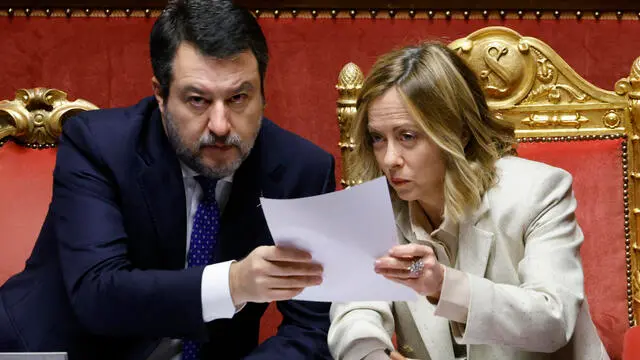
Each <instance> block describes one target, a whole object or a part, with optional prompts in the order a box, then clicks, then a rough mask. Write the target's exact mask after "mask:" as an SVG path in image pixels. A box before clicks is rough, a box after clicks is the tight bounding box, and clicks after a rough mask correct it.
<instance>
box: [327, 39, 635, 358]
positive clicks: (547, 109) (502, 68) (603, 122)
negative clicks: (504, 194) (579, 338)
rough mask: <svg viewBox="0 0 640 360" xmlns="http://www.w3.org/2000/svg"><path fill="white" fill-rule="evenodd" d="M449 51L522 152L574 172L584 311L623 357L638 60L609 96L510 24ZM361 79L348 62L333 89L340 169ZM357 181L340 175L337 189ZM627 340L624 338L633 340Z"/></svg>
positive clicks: (631, 286)
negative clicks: (509, 125) (508, 124)
mask: <svg viewBox="0 0 640 360" xmlns="http://www.w3.org/2000/svg"><path fill="white" fill-rule="evenodd" d="M449 47H450V48H452V49H454V50H456V51H457V52H458V53H459V54H460V55H461V56H462V57H463V58H464V59H465V60H466V61H467V63H468V64H469V65H470V66H471V68H472V69H473V70H474V72H476V74H478V78H479V79H480V81H481V85H482V86H483V88H484V91H485V95H486V96H487V100H488V103H489V106H490V107H491V109H492V110H493V111H494V113H495V114H496V115H497V116H500V117H502V118H504V119H507V120H509V121H512V122H513V123H514V125H515V126H516V135H517V137H518V141H519V146H518V154H519V156H522V157H526V158H530V159H533V160H538V161H542V162H545V163H548V164H551V165H554V166H557V167H560V168H563V169H565V170H567V171H569V172H570V173H571V174H572V175H573V177H574V192H575V196H576V198H577V200H578V209H577V214H576V216H577V218H578V221H579V224H580V226H581V227H582V230H583V232H584V235H585V241H584V245H583V247H582V250H581V255H582V259H583V266H584V273H585V290H586V294H587V298H588V301H589V305H590V310H591V315H592V317H593V320H594V323H595V325H596V327H597V329H598V332H599V334H600V336H601V338H602V340H603V342H604V344H605V346H606V348H607V351H608V353H609V355H610V357H611V358H612V359H622V354H623V338H624V335H625V332H626V331H627V330H628V329H629V327H630V326H634V325H635V324H636V319H637V317H636V316H637V315H638V310H639V309H640V308H639V307H638V301H639V300H640V297H639V294H640V293H639V292H638V291H639V290H638V285H639V284H640V282H639V279H640V277H639V276H638V275H639V273H638V263H637V258H636V256H637V254H636V251H637V249H638V248H637V234H638V232H637V231H636V230H637V220H636V217H637V216H638V214H640V206H639V204H640V197H639V195H640V192H639V190H640V187H639V186H637V184H636V182H637V180H638V179H640V173H639V172H637V171H638V170H637V169H638V165H639V164H638V163H639V160H640V158H639V156H640V144H639V143H638V142H639V140H640V137H639V136H638V134H637V131H638V129H637V128H636V127H635V126H637V125H634V124H635V123H634V119H635V121H638V120H640V58H638V59H637V60H636V62H635V64H634V65H633V68H632V71H631V75H630V77H629V78H624V79H621V80H620V81H618V82H617V83H616V84H615V91H606V90H603V89H600V88H597V87H596V86H594V85H592V84H590V83H589V82H587V81H586V80H584V79H583V78H581V77H580V76H579V75H578V74H577V73H576V72H575V71H574V70H573V69H572V68H571V67H570V66H569V65H568V64H567V63H566V62H565V61H564V60H562V59H561V58H560V56H558V55H557V54H556V52H555V51H553V49H551V48H550V47H549V46H548V45H547V44H545V43H543V42H542V41H540V40H538V39H535V38H530V37H522V36H521V35H520V34H518V33H516V32H514V31H512V30H510V29H508V28H504V27H489V28H485V29H481V30H479V31H476V32H474V33H473V34H471V35H469V36H468V37H466V38H463V39H459V40H456V41H454V42H452V43H451V44H450V45H449ZM362 81H363V75H362V72H361V71H360V69H359V68H358V67H357V66H356V65H354V64H347V65H346V66H345V67H344V68H343V70H342V72H341V74H340V78H339V83H338V86H337V88H338V91H339V93H340V97H339V99H338V123H339V125H340V133H341V138H340V144H339V145H340V147H341V150H342V157H343V169H347V168H348V166H347V165H346V164H348V163H349V161H350V159H349V152H350V149H351V148H352V147H353V144H351V139H350V134H349V127H350V123H351V121H353V118H354V116H355V113H356V109H355V107H354V106H355V102H354V99H355V97H356V95H357V92H358V89H359V88H360V87H361V86H362ZM612 85H613V84H612ZM357 181H358V179H354V178H353V177H352V176H351V174H349V173H343V180H342V184H343V185H352V184H354V183H356V182H357ZM632 334H633V333H630V334H629V338H628V340H629V341H631V339H635V338H636V337H637V338H638V340H637V341H638V342H640V336H638V335H636V336H635V337H634V336H633V335H632ZM631 348H632V347H631V346H629V345H627V346H626V347H625V349H631ZM636 348H639V349H640V347H638V346H636ZM629 351H631V350H629ZM636 358H637V359H640V355H639V356H638V357H634V359H636Z"/></svg>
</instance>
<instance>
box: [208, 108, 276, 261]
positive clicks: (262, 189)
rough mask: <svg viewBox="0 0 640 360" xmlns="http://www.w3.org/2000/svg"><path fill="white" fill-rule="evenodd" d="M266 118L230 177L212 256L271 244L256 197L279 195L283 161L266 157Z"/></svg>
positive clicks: (219, 258) (228, 255)
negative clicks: (251, 144) (231, 179)
mask: <svg viewBox="0 0 640 360" xmlns="http://www.w3.org/2000/svg"><path fill="white" fill-rule="evenodd" d="M268 125H269V123H268V120H267V119H263V125H262V128H261V130H260V133H259V134H258V137H257V138H256V142H255V144H254V146H253V149H252V150H251V154H250V155H249V157H248V158H247V159H246V160H245V161H244V162H243V163H242V165H241V166H240V168H239V169H238V170H237V171H236V173H235V174H234V177H233V185H232V187H231V194H230V196H229V201H228V202H227V206H226V208H225V210H224V212H223V214H222V221H221V224H222V225H221V227H220V234H219V244H218V246H217V247H216V256H215V260H216V261H217V262H219V261H226V260H232V259H241V258H243V257H244V256H246V255H247V254H249V252H251V251H252V250H253V249H254V248H256V247H258V246H261V245H273V239H272V238H271V234H270V232H269V228H268V226H267V222H266V220H265V218H264V213H263V212H262V207H261V206H260V197H261V196H264V197H269V198H281V197H282V196H283V194H282V186H280V178H281V175H282V172H283V171H284V165H282V164H280V162H279V159H272V158H269V154H270V153H271V151H269V150H273V149H271V148H269V146H273V145H274V144H272V143H268V141H267V140H271V139H267V136H266V134H265V126H268Z"/></svg>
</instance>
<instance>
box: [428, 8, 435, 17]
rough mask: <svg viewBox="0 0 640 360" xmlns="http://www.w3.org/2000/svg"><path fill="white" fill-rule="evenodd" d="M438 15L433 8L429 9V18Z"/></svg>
mask: <svg viewBox="0 0 640 360" xmlns="http://www.w3.org/2000/svg"><path fill="white" fill-rule="evenodd" d="M435 15H436V13H435V12H433V10H429V11H427V16H429V19H433V17H434V16H435Z"/></svg>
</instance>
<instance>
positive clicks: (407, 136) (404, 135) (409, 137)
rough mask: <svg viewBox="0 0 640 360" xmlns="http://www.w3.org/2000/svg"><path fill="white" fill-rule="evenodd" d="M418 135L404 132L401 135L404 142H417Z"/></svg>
mask: <svg viewBox="0 0 640 360" xmlns="http://www.w3.org/2000/svg"><path fill="white" fill-rule="evenodd" d="M415 138H416V135H415V134H414V133H410V132H403V133H401V134H400V139H402V141H411V140H415Z"/></svg>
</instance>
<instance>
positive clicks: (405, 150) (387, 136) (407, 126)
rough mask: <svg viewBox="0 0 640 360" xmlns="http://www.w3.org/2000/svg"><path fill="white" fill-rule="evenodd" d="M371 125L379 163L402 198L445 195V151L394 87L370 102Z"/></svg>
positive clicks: (425, 197)
mask: <svg viewBox="0 0 640 360" xmlns="http://www.w3.org/2000/svg"><path fill="white" fill-rule="evenodd" d="M368 128H369V133H370V134H371V142H372V145H373V153H374V155H375V157H376V160H377V162H378V166H379V167H380V169H381V170H382V171H383V172H384V174H385V176H386V177H387V180H388V181H389V183H390V184H391V186H392V187H393V189H394V190H395V191H396V193H397V194H398V197H400V199H402V200H406V201H413V200H418V201H425V202H430V201H429V200H430V199H438V198H442V195H443V193H444V176H445V161H444V158H443V154H442V151H441V150H440V148H439V147H438V146H437V145H436V144H435V143H434V142H433V141H432V140H431V139H430V138H429V137H428V136H427V135H426V134H425V133H424V132H422V131H421V130H420V128H419V127H418V126H417V124H416V121H415V120H414V118H413V117H412V116H411V115H410V114H409V112H408V110H407V107H406V105H405V103H404V101H403V100H402V98H401V97H400V94H399V93H398V90H397V89H396V88H395V87H393V88H391V89H389V90H387V91H386V92H385V93H384V94H382V96H380V97H379V98H377V99H375V100H373V101H372V102H371V105H370V106H369V123H368Z"/></svg>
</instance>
